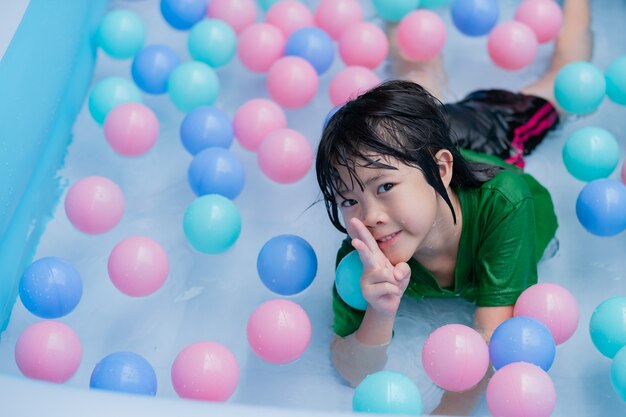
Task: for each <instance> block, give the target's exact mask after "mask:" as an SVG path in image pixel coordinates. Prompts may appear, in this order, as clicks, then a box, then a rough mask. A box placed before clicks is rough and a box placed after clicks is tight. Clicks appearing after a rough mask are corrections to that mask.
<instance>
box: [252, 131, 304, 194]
mask: <svg viewBox="0 0 626 417" xmlns="http://www.w3.org/2000/svg"><path fill="white" fill-rule="evenodd" d="M257 160H258V162H259V167H260V168H261V171H263V173H264V174H265V175H267V177H268V178H269V179H271V180H272V181H275V182H277V183H279V184H290V183H293V182H296V181H298V180H300V179H302V177H304V176H305V175H306V174H307V173H308V172H309V169H310V168H311V165H312V164H313V148H312V146H311V144H310V143H309V141H308V140H307V138H306V137H304V136H303V135H302V134H301V133H300V132H298V131H296V130H293V129H289V128H285V129H278V130H274V131H273V132H270V133H268V135H267V136H265V138H264V139H263V141H262V142H261V146H259V149H258V151H257Z"/></svg>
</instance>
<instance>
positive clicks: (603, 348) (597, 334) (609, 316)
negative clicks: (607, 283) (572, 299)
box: [589, 297, 626, 358]
mask: <svg viewBox="0 0 626 417" xmlns="http://www.w3.org/2000/svg"><path fill="white" fill-rule="evenodd" d="M589 334H590V335H591V341H592V342H593V345H594V346H595V347H596V349H598V351H599V352H600V353H601V354H603V355H604V356H606V357H607V358H613V357H614V356H615V355H616V354H617V352H619V351H620V350H621V349H622V348H623V347H624V346H626V297H611V298H608V299H606V300H604V301H603V302H602V303H600V305H598V306H597V307H596V309H595V310H594V311H593V313H592V314H591V319H590V320H589Z"/></svg>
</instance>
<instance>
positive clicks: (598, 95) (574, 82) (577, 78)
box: [554, 61, 606, 114]
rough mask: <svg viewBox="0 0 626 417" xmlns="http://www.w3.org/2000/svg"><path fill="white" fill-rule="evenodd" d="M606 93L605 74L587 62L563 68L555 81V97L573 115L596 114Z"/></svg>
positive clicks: (570, 64)
mask: <svg viewBox="0 0 626 417" xmlns="http://www.w3.org/2000/svg"><path fill="white" fill-rule="evenodd" d="M605 93H606V80H605V79H604V74H602V72H601V71H600V70H599V69H598V68H596V66H594V65H593V64H591V63H589V62H586V61H576V62H570V63H569V64H567V65H565V66H563V68H561V69H560V70H559V72H558V74H557V75H556V79H555V80H554V95H555V97H556V100H557V102H558V104H559V105H560V106H561V107H562V108H563V109H564V110H565V111H567V112H569V113H573V114H589V113H592V112H594V111H595V110H596V109H597V108H598V106H599V105H600V103H602V100H604V95H605Z"/></svg>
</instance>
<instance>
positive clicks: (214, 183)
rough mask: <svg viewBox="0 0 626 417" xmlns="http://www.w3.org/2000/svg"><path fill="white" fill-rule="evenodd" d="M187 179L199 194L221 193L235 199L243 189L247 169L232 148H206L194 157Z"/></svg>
mask: <svg viewBox="0 0 626 417" xmlns="http://www.w3.org/2000/svg"><path fill="white" fill-rule="evenodd" d="M187 179H188V181H189V185H190V186H191V189H192V190H193V192H194V193H195V194H196V195H197V196H202V195H206V194H219V195H223V196H224V197H226V198H229V199H231V200H234V199H235V198H237V196H238V195H239V194H240V193H241V191H242V190H243V186H244V184H245V182H246V171H245V169H244V166H243V164H242V163H241V161H240V160H239V158H238V157H237V155H235V154H234V153H233V152H231V151H230V150H228V149H224V148H206V149H204V150H202V151H200V152H198V153H197V154H196V155H195V156H194V157H193V160H192V161H191V164H189V169H188V171H187Z"/></svg>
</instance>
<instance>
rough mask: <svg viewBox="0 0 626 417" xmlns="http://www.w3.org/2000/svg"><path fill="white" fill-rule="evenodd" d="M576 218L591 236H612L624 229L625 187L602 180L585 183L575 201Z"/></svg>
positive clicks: (611, 181) (617, 182) (625, 224)
mask: <svg viewBox="0 0 626 417" xmlns="http://www.w3.org/2000/svg"><path fill="white" fill-rule="evenodd" d="M576 217H577V218H578V221H579V222H580V224H581V225H582V226H583V227H584V228H585V229H586V230H587V231H588V232H589V233H591V234H594V235H597V236H614V235H616V234H618V233H621V232H623V231H624V229H626V185H624V184H623V183H621V182H620V181H617V180H613V179H608V178H602V179H599V180H594V181H591V182H589V183H587V184H586V185H585V186H584V187H583V189H582V190H581V191H580V193H579V194H578V198H577V199H576Z"/></svg>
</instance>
